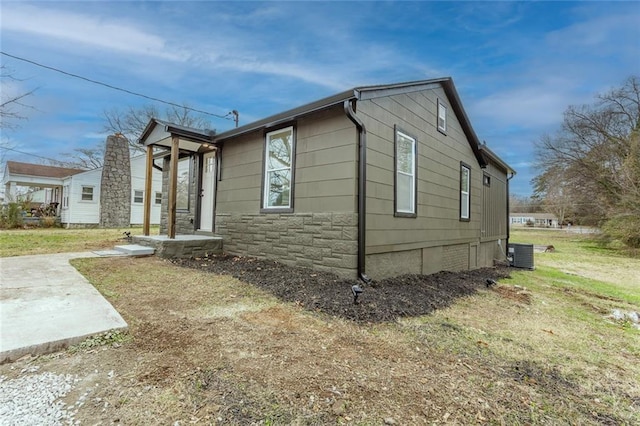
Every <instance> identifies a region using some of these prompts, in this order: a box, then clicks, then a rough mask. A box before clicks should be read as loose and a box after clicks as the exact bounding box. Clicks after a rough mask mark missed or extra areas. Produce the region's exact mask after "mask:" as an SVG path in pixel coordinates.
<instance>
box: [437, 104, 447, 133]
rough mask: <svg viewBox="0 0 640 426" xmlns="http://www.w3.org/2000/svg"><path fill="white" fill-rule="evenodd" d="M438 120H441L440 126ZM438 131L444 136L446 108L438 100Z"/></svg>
mask: <svg viewBox="0 0 640 426" xmlns="http://www.w3.org/2000/svg"><path fill="white" fill-rule="evenodd" d="M440 120H442V125H441V124H440ZM437 122H438V131H439V132H442V133H444V134H446V133H447V106H446V105H445V104H443V103H442V101H441V100H440V99H438V116H437Z"/></svg>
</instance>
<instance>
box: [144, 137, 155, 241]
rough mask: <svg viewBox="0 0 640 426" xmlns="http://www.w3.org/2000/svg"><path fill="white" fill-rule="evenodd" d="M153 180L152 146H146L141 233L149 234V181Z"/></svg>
mask: <svg viewBox="0 0 640 426" xmlns="http://www.w3.org/2000/svg"><path fill="white" fill-rule="evenodd" d="M152 180H153V146H152V145H149V146H147V169H146V174H145V178H144V217H143V221H142V234H143V235H144V236H149V224H150V223H151V183H152Z"/></svg>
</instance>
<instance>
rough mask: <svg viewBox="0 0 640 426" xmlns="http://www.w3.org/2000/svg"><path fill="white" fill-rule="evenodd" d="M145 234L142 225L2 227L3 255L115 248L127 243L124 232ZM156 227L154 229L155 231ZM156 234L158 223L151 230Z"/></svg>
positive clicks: (1, 242) (0, 240) (0, 251)
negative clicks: (63, 227) (113, 227)
mask: <svg viewBox="0 0 640 426" xmlns="http://www.w3.org/2000/svg"><path fill="white" fill-rule="evenodd" d="M125 231H126V232H130V233H131V235H142V228H141V227H135V228H123V229H102V228H95V229H61V228H33V229H9V230H0V257H10V256H25V255H33V254H50V253H68V252H79V251H90V250H98V249H107V248H113V246H114V245H117V244H126V240H125V235H124V232H125ZM154 231H155V232H154ZM151 233H152V234H153V233H156V234H157V227H156V228H155V230H152V232H151Z"/></svg>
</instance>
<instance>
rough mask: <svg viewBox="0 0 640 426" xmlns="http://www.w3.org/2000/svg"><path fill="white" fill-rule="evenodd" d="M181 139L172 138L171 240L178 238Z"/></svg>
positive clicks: (170, 179) (170, 187)
mask: <svg viewBox="0 0 640 426" xmlns="http://www.w3.org/2000/svg"><path fill="white" fill-rule="evenodd" d="M178 144H179V138H178V137H177V136H172V137H171V162H170V166H169V218H168V222H169V223H168V224H167V225H168V229H167V233H168V234H169V235H168V236H169V238H170V239H174V238H176V198H177V197H176V192H177V188H178V155H179V153H180V152H179V149H178Z"/></svg>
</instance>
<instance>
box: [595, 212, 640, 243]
mask: <svg viewBox="0 0 640 426" xmlns="http://www.w3.org/2000/svg"><path fill="white" fill-rule="evenodd" d="M602 231H603V232H604V233H605V234H606V235H607V236H608V237H610V238H611V239H614V240H619V241H621V242H622V243H623V244H624V245H626V246H627V247H630V248H640V216H637V215H632V214H623V215H618V216H614V217H612V218H611V219H608V220H607V221H606V222H605V223H604V226H603V227H602Z"/></svg>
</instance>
